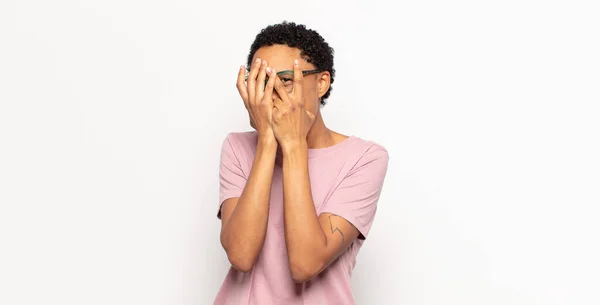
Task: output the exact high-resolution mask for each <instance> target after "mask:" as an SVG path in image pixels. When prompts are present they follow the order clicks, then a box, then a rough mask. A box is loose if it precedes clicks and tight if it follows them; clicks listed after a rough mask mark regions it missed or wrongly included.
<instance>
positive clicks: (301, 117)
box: [269, 60, 315, 149]
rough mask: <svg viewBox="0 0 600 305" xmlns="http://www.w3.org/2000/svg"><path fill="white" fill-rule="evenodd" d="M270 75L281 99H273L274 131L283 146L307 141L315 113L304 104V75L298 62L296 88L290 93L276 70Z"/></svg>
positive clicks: (295, 63)
mask: <svg viewBox="0 0 600 305" xmlns="http://www.w3.org/2000/svg"><path fill="white" fill-rule="evenodd" d="M269 77H275V90H276V91H277V94H278V95H279V97H280V99H277V98H276V99H274V101H273V133H274V134H275V138H276V139H277V142H279V145H281V147H282V148H284V149H285V148H286V147H290V146H295V145H297V144H302V143H305V141H306V136H307V135H308V131H309V130H310V128H311V126H312V124H313V122H314V121H315V115H314V114H313V113H311V112H310V111H308V110H307V109H306V108H305V106H304V97H303V77H304V76H303V75H302V70H301V69H300V66H299V64H298V60H295V61H294V89H293V91H292V92H291V93H288V92H287V91H286V89H285V87H284V85H283V83H282V82H281V80H280V79H279V77H277V73H276V71H274V70H273V71H271V75H269Z"/></svg>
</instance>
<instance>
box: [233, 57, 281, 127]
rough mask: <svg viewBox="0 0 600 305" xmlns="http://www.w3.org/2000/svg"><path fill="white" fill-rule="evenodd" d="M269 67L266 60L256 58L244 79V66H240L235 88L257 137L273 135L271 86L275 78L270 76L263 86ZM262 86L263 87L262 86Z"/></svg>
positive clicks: (269, 70)
mask: <svg viewBox="0 0 600 305" xmlns="http://www.w3.org/2000/svg"><path fill="white" fill-rule="evenodd" d="M270 72H271V69H270V68H269V67H268V66H267V61H266V60H260V58H257V59H256V60H255V61H254V63H252V67H251V68H250V73H249V75H248V79H247V80H246V79H245V76H246V68H245V67H243V66H242V67H240V71H239V73H238V80H237V89H238V91H239V93H240V95H241V96H242V100H244V106H245V107H246V110H248V114H249V116H250V125H251V126H252V128H254V129H256V131H258V135H259V137H273V139H274V138H275V136H274V134H273V127H272V126H273V125H272V122H273V87H274V85H275V78H270V79H269V81H268V82H267V85H266V86H265V85H264V84H265V79H266V76H267V74H270ZM263 87H264V88H263Z"/></svg>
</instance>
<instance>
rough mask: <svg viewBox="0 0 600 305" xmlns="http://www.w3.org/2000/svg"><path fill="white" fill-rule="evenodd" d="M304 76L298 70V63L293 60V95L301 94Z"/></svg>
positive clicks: (300, 70)
mask: <svg viewBox="0 0 600 305" xmlns="http://www.w3.org/2000/svg"><path fill="white" fill-rule="evenodd" d="M303 82H304V76H303V75H302V69H300V61H299V60H297V59H294V91H293V92H294V95H298V94H302V88H303Z"/></svg>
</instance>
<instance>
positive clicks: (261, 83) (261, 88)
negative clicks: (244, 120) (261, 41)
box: [254, 60, 267, 103]
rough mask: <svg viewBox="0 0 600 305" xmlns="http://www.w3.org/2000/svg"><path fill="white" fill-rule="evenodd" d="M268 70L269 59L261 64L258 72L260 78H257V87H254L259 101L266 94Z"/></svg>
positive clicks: (258, 101)
mask: <svg viewBox="0 0 600 305" xmlns="http://www.w3.org/2000/svg"><path fill="white" fill-rule="evenodd" d="M266 70H267V61H266V60H263V61H262V63H261V65H260V71H259V72H258V78H257V79H256V89H254V92H255V94H256V102H257V103H260V101H261V100H262V98H263V96H264V95H265V78H266V77H267V74H266V73H267V72H266Z"/></svg>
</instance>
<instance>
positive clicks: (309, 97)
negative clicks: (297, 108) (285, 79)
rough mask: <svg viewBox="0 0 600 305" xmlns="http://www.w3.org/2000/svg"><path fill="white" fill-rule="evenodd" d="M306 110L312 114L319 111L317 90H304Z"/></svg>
mask: <svg viewBox="0 0 600 305" xmlns="http://www.w3.org/2000/svg"><path fill="white" fill-rule="evenodd" d="M304 101H305V104H304V108H306V109H307V110H308V111H310V112H312V113H317V111H318V110H319V105H320V102H319V92H318V91H317V89H315V88H304Z"/></svg>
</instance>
